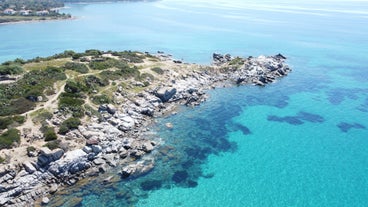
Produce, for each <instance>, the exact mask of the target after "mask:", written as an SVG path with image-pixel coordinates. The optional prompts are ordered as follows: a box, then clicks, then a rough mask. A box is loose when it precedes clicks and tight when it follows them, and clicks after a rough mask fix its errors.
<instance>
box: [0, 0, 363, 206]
mask: <svg viewBox="0 0 368 207" xmlns="http://www.w3.org/2000/svg"><path fill="white" fill-rule="evenodd" d="M68 7H69V8H68V9H66V10H65V12H71V13H74V14H76V15H77V17H78V18H77V19H76V20H73V21H66V22H62V21H57V22H44V23H32V24H15V25H3V26H0V34H1V36H0V41H1V45H0V60H9V59H12V58H17V57H19V56H21V57H23V58H32V57H34V56H38V55H39V56H46V55H52V54H53V53H57V52H62V51H63V50H66V49H73V50H77V51H83V50H85V49H91V48H97V49H103V50H110V49H111V50H124V49H128V50H129V49H131V50H140V51H142V50H146V51H150V52H155V51H157V50H162V51H165V52H168V53H171V54H173V55H174V57H175V58H178V59H184V61H188V62H198V63H208V62H209V61H210V58H211V54H212V52H221V53H231V54H233V55H242V56H249V55H252V56H258V55H260V54H264V55H275V54H277V53H282V54H283V55H284V56H286V57H287V58H288V59H287V63H288V64H289V65H290V66H291V68H292V69H293V72H292V73H290V74H289V75H288V76H287V77H285V78H283V79H280V80H279V81H278V82H276V83H273V84H271V85H268V86H266V87H256V86H241V87H230V88H217V89H214V90H210V91H208V93H209V94H210V98H209V99H208V101H206V102H205V103H203V104H202V105H200V106H199V107H195V108H186V107H183V108H181V109H180V111H179V112H178V113H177V114H176V115H172V116H168V117H162V118H160V119H158V123H157V125H155V126H153V127H152V132H154V133H152V134H151V135H150V136H153V137H154V138H155V139H157V138H159V139H160V140H161V141H162V145H161V146H160V147H159V148H158V149H157V150H156V151H155V152H154V153H153V154H152V156H154V157H155V159H156V167H155V168H154V170H153V171H152V172H150V173H149V174H147V175H145V176H143V177H140V178H137V179H132V180H121V181H119V182H116V183H114V184H112V185H107V186H106V185H104V184H103V183H102V181H101V182H98V181H91V182H90V183H89V184H87V185H83V186H80V185H78V186H75V187H70V188H69V189H68V191H67V192H65V194H63V195H62V197H61V198H62V200H64V201H66V203H65V204H64V206H71V205H72V204H73V203H74V204H75V203H78V206H138V207H143V206H146V207H156V206H157V207H171V206H180V207H185V206H188V207H189V206H201V207H210V206H211V207H216V206H219V207H220V206H221V207H222V206H231V207H236V206H239V207H242V206H313V207H314V206H354V207H355V206H362V207H363V206H368V187H367V186H368V168H367V166H368V159H367V158H368V150H367V149H368V148H367V147H368V129H367V128H368V121H367V120H368V119H367V118H368V96H367V94H368V84H367V81H368V70H367V64H366V60H367V54H368V27H364V25H368V12H367V11H368V2H367V1H343V0H336V1H332V0H321V1H313V0H312V1H298V2H294V1H281V0H280V1H272V2H271V1H265V0H263V1H257V2H253V1H250V0H247V1H241V0H234V1H232V2H228V1H224V0H213V1H206V0H200V1H194V0H187V1H178V0H172V1H169V0H163V1H154V2H139V3H129V2H123V3H99V4H76V5H74V4H70V5H68ZM39 31H43V32H42V33H40V32H39ZM30 40H32V41H30ZM167 122H170V123H172V125H173V128H172V129H168V128H166V126H165V124H166V123H167ZM52 202H53V201H51V203H52ZM50 205H51V204H50Z"/></svg>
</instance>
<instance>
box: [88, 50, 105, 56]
mask: <svg viewBox="0 0 368 207" xmlns="http://www.w3.org/2000/svg"><path fill="white" fill-rule="evenodd" d="M102 54H103V52H102V51H100V50H96V49H90V50H86V51H85V52H84V55H85V56H99V55H102Z"/></svg>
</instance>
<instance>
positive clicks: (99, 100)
mask: <svg viewBox="0 0 368 207" xmlns="http://www.w3.org/2000/svg"><path fill="white" fill-rule="evenodd" d="M92 102H93V103H94V104H96V105H100V104H108V103H111V99H110V98H109V97H108V96H107V95H105V94H102V95H96V96H93V97H92Z"/></svg>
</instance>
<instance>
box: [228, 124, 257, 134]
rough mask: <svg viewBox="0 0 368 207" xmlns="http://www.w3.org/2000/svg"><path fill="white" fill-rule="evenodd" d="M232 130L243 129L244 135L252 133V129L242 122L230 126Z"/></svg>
mask: <svg viewBox="0 0 368 207" xmlns="http://www.w3.org/2000/svg"><path fill="white" fill-rule="evenodd" d="M230 130H231V131H241V132H242V133H243V134H244V135H248V134H252V132H251V131H250V129H249V128H248V127H246V126H244V125H242V124H238V123H233V124H231V126H230Z"/></svg>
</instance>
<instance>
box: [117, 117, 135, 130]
mask: <svg viewBox="0 0 368 207" xmlns="http://www.w3.org/2000/svg"><path fill="white" fill-rule="evenodd" d="M120 121H121V122H120V124H119V126H118V129H120V130H121V131H129V130H131V129H132V128H133V127H134V124H135V121H134V119H133V118H132V117H130V116H123V117H121V118H120Z"/></svg>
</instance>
